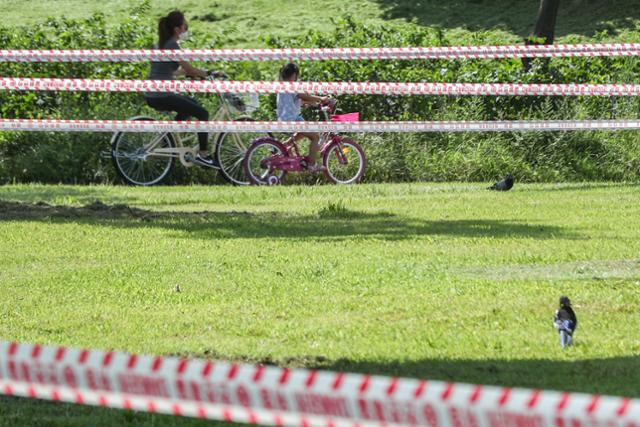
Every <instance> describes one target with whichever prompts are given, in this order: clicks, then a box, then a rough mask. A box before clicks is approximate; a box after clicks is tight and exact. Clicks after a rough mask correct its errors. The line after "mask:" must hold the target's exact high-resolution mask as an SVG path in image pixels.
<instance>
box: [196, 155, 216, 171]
mask: <svg viewBox="0 0 640 427" xmlns="http://www.w3.org/2000/svg"><path fill="white" fill-rule="evenodd" d="M193 162H194V163H196V164H198V165H200V166H204V167H207V168H214V169H220V164H219V163H218V161H217V160H216V159H214V158H213V157H211V155H210V154H207V155H202V154H200V153H198V154H196V158H195V159H194V161H193Z"/></svg>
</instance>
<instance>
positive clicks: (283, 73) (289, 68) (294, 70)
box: [280, 62, 300, 80]
mask: <svg viewBox="0 0 640 427" xmlns="http://www.w3.org/2000/svg"><path fill="white" fill-rule="evenodd" d="M295 74H298V75H300V68H299V67H298V66H297V65H296V64H295V63H294V62H289V63H288V64H287V65H285V66H284V67H282V68H281V69H280V80H289V79H290V78H291V77H293V76H294V75H295Z"/></svg>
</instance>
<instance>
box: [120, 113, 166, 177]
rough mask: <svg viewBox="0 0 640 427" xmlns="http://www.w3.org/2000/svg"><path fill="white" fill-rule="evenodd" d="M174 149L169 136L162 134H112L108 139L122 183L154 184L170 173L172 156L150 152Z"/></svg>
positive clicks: (142, 118) (146, 118) (143, 118)
mask: <svg viewBox="0 0 640 427" xmlns="http://www.w3.org/2000/svg"><path fill="white" fill-rule="evenodd" d="M134 120H153V119H152V118H149V117H139V118H136V119H134ZM175 146H176V143H175V139H174V137H173V135H171V134H170V133H166V132H165V133H163V132H116V133H115V134H114V135H113V137H112V138H111V160H112V161H113V166H114V167H115V169H116V172H117V173H118V175H119V176H120V178H122V180H123V181H124V182H125V183H126V184H129V185H141V186H150V185H157V184H160V183H161V182H162V181H163V180H164V179H165V178H166V177H167V176H168V175H169V173H171V169H172V167H173V157H172V156H171V155H169V154H159V153H154V150H156V149H162V148H174V147H175Z"/></svg>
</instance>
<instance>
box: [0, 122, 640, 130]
mask: <svg viewBox="0 0 640 427" xmlns="http://www.w3.org/2000/svg"><path fill="white" fill-rule="evenodd" d="M637 129H640V120H531V121H484V122H483V121H469V122H464V121H428V122H427V121H421V122H420V121H419V122H366V121H365V122H341V123H330V122H265V121H242V122H241V121H237V122H228V121H220V122H218V121H210V122H200V121H188V122H176V121H151V120H135V121H134V120H52V119H44V120H38V119H0V131H16V132H19V131H29V132H34V131H36V132H37V131H40V132H212V133H219V132H233V133H253V132H258V133H262V132H344V133H366V132H380V133H408V132H530V131H595V130H614V131H616V130H637Z"/></svg>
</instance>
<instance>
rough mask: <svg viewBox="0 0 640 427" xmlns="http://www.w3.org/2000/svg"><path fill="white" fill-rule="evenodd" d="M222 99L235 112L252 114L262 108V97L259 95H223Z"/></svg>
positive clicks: (227, 93)
mask: <svg viewBox="0 0 640 427" xmlns="http://www.w3.org/2000/svg"><path fill="white" fill-rule="evenodd" d="M222 97H223V98H224V100H225V101H226V102H227V104H228V105H229V106H230V107H231V108H232V109H233V110H235V111H237V112H240V113H245V114H251V113H253V112H254V111H256V110H257V109H258V108H259V107H260V97H259V96H258V94H257V93H229V92H226V93H223V94H222Z"/></svg>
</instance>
